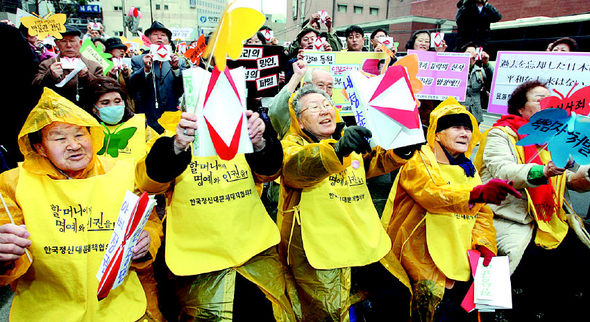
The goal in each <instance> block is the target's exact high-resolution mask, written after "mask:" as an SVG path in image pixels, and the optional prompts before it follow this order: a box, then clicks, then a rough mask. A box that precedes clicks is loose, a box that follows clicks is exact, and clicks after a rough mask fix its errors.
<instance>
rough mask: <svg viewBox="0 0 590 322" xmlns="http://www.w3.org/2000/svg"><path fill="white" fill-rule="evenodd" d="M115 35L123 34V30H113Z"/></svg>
mask: <svg viewBox="0 0 590 322" xmlns="http://www.w3.org/2000/svg"><path fill="white" fill-rule="evenodd" d="M115 36H123V32H122V31H115Z"/></svg>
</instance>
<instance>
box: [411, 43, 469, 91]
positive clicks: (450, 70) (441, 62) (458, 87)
mask: <svg viewBox="0 0 590 322" xmlns="http://www.w3.org/2000/svg"><path fill="white" fill-rule="evenodd" d="M408 54H416V55H418V60H419V61H420V63H419V69H418V79H420V80H421V81H422V84H424V89H423V90H422V92H420V93H419V94H417V95H416V97H418V98H419V99H428V100H439V101H444V100H445V99H446V98H447V97H449V96H452V97H454V98H455V99H456V100H458V101H464V100H465V95H466V92H467V80H468V76H469V59H470V57H471V55H470V54H469V53H446V52H445V53H437V52H434V51H422V50H412V49H410V50H408Z"/></svg>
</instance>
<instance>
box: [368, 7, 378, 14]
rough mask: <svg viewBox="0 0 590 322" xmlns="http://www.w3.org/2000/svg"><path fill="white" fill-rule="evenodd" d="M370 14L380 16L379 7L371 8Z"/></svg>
mask: <svg viewBox="0 0 590 322" xmlns="http://www.w3.org/2000/svg"><path fill="white" fill-rule="evenodd" d="M369 14H370V15H371V16H378V15H379V8H369Z"/></svg>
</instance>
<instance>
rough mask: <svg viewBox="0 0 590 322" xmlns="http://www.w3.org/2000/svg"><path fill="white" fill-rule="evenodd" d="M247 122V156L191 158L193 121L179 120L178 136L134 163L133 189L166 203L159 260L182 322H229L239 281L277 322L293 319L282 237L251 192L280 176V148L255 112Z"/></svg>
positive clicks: (160, 142) (157, 144) (162, 139)
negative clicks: (251, 287) (260, 297)
mask: <svg viewBox="0 0 590 322" xmlns="http://www.w3.org/2000/svg"><path fill="white" fill-rule="evenodd" d="M246 116H247V117H248V124H247V126H248V134H249V137H250V139H251V141H252V145H253V147H254V152H252V153H248V154H243V153H239V154H236V155H235V156H234V158H233V159H231V160H223V159H221V158H220V157H219V156H218V155H214V156H210V157H199V156H194V155H193V154H192V150H191V149H190V145H191V143H192V142H193V141H194V140H195V136H196V134H197V116H196V115H195V114H192V113H182V115H181V118H180V120H179V121H178V122H177V125H176V135H174V136H173V137H168V136H162V137H160V138H159V139H158V140H156V142H155V143H154V145H153V146H152V148H151V150H150V152H149V153H148V154H147V156H146V157H145V158H143V159H141V160H140V161H139V162H138V164H137V168H136V173H137V176H138V186H139V188H140V189H142V190H145V191H148V192H151V193H165V194H166V199H167V200H168V207H167V209H166V220H167V222H166V239H165V245H166V247H165V252H166V255H165V259H166V264H167V266H168V268H169V270H170V272H171V274H170V275H171V276H172V283H173V287H174V288H175V291H176V296H177V298H178V300H177V301H178V302H179V305H180V311H181V312H180V317H179V319H180V320H181V321H186V320H189V321H193V320H213V321H220V320H232V319H233V318H234V316H233V313H234V311H233V308H234V295H235V285H236V277H237V274H240V275H241V276H243V277H244V278H246V279H247V280H249V281H250V282H252V283H254V284H256V286H258V288H259V289H260V290H261V291H262V292H264V294H265V295H266V298H267V299H268V300H269V301H270V302H271V303H272V308H273V314H274V317H275V319H276V320H277V321H295V320H296V315H295V312H294V311H293V308H292V304H291V298H290V297H289V294H288V293H287V292H288V291H287V284H286V280H285V275H286V269H285V267H284V265H283V263H282V262H281V260H280V258H279V255H278V252H277V249H276V245H277V244H278V243H279V240H280V234H279V231H278V229H277V226H276V224H275V223H274V222H273V221H272V219H271V218H270V216H268V214H267V213H266V210H265V208H264V206H263V204H262V201H261V200H260V197H259V195H258V193H257V192H256V188H255V184H256V183H260V182H267V181H270V180H273V179H275V178H277V177H278V175H279V172H280V169H281V164H282V149H281V145H280V143H279V142H278V140H277V138H276V137H273V135H271V134H270V132H269V131H266V126H265V123H264V122H263V120H262V119H261V118H260V117H259V114H258V113H253V112H252V111H249V110H248V111H246ZM170 118H172V116H171V117H170ZM165 123H166V124H164V125H165V126H164V127H165V128H168V126H169V125H170V124H169V123H168V122H165Z"/></svg>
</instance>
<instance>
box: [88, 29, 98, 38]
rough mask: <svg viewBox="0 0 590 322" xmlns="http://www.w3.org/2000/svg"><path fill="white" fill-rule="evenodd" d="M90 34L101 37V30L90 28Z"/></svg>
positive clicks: (92, 36) (91, 36)
mask: <svg viewBox="0 0 590 322" xmlns="http://www.w3.org/2000/svg"><path fill="white" fill-rule="evenodd" d="M88 34H89V35H90V38H100V36H101V35H100V30H90V31H89V32H88Z"/></svg>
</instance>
